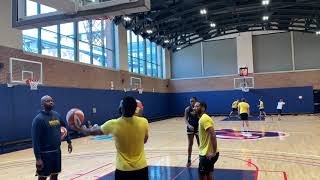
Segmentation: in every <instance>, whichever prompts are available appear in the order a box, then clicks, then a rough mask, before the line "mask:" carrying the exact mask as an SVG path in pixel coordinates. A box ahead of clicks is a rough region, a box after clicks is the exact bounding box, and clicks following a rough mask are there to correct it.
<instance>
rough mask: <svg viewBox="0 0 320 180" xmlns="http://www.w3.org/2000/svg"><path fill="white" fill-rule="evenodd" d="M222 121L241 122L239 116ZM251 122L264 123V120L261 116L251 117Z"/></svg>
mask: <svg viewBox="0 0 320 180" xmlns="http://www.w3.org/2000/svg"><path fill="white" fill-rule="evenodd" d="M222 121H241V120H240V118H239V117H238V116H231V117H226V118H224V119H223V120H222ZM249 121H264V118H262V119H261V120H260V118H259V116H249Z"/></svg>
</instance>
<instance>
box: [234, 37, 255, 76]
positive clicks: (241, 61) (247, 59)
mask: <svg viewBox="0 0 320 180" xmlns="http://www.w3.org/2000/svg"><path fill="white" fill-rule="evenodd" d="M237 65H238V69H239V68H241V67H248V70H249V73H253V72H254V69H253V51H252V34H251V32H245V33H241V34H240V36H237Z"/></svg>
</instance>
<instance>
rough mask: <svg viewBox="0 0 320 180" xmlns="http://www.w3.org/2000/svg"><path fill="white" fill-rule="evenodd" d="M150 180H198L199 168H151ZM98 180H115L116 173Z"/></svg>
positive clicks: (226, 177)
mask: <svg viewBox="0 0 320 180" xmlns="http://www.w3.org/2000/svg"><path fill="white" fill-rule="evenodd" d="M255 175H256V172H255V171H250V170H233V169H215V170H214V177H215V179H218V180H231V179H232V180H244V179H245V180H254V179H255ZM149 179H150V180H171V179H175V180H194V179H198V168H185V167H170V166H149ZM98 180H114V172H112V173H110V174H107V175H105V176H103V177H100V178H99V179H98Z"/></svg>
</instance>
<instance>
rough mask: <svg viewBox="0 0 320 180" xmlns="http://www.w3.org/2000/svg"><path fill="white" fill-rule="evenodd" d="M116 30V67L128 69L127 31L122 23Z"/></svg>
mask: <svg viewBox="0 0 320 180" xmlns="http://www.w3.org/2000/svg"><path fill="white" fill-rule="evenodd" d="M115 31H116V32H115V33H116V37H115V47H116V68H117V69H119V70H122V71H128V67H129V66H128V43H127V31H126V29H125V28H124V27H123V26H122V25H118V26H117V27H116V29H115Z"/></svg>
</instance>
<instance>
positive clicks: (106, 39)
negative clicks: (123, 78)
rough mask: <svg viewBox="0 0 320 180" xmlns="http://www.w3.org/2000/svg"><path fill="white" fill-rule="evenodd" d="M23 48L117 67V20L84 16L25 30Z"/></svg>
mask: <svg viewBox="0 0 320 180" xmlns="http://www.w3.org/2000/svg"><path fill="white" fill-rule="evenodd" d="M45 8H46V7H45ZM44 12H48V11H44ZM76 32H78V33H76ZM77 40H78V41H77ZM23 49H24V51H27V52H32V53H40V54H43V55H47V56H53V57H58V58H62V59H66V60H72V61H79V62H82V63H86V64H93V65H97V66H102V67H109V68H114V66H115V62H114V59H115V58H114V23H113V22H112V21H110V20H85V21H80V22H71V23H64V24H58V25H53V26H48V27H43V28H37V29H30V30H24V31H23Z"/></svg>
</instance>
